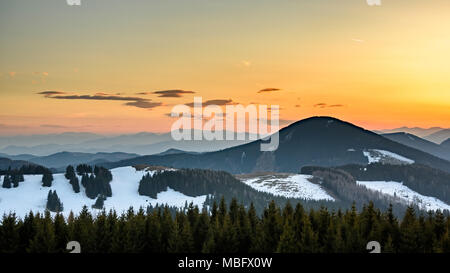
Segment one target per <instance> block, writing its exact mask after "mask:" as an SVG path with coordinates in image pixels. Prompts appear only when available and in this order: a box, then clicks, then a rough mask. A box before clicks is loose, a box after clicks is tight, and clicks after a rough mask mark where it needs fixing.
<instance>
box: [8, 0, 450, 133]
mask: <svg viewBox="0 0 450 273" xmlns="http://www.w3.org/2000/svg"><path fill="white" fill-rule="evenodd" d="M32 2H33V3H30V1H24V0H18V1H12V0H11V1H9V0H4V1H3V0H2V1H0V35H1V37H8V38H7V39H2V43H1V44H0V95H1V100H0V134H28V133H49V132H64V131H89V132H98V133H127V132H139V131H155V132H164V131H168V130H169V129H170V126H171V124H172V123H173V121H174V119H171V118H169V117H167V116H166V114H167V113H169V112H170V111H171V108H172V107H173V106H174V105H176V104H180V103H192V102H193V97H194V96H201V97H202V98H203V100H204V101H207V100H232V102H233V103H241V104H244V105H247V104H250V103H258V104H268V105H271V104H277V105H280V107H281V110H280V116H281V119H282V125H283V124H284V125H285V124H287V123H288V122H289V121H292V120H298V119H302V118H306V117H309V116H313V115H330V116H335V117H337V118H341V119H344V120H346V121H349V122H353V123H356V124H357V125H360V126H363V127H366V128H368V129H382V128H394V127H401V126H410V127H412V126H419V127H433V126H440V127H450V110H449V109H450V77H449V75H450V66H449V64H450V51H449V48H450V17H448V14H449V13H450V2H449V1H446V0H431V1H421V0H411V1H383V4H382V6H380V7H371V6H368V5H367V4H366V2H365V1H364V0H351V1H345V3H341V2H344V1H339V3H337V1H331V0H330V1H320V3H318V1H288V0H285V1H284V0H280V1H272V0H260V1H258V4H256V3H255V1H249V0H245V1H234V0H230V1H219V0H214V1H204V0H190V1H175V0H169V1H162V0H158V1H156V0H155V1H138V0H132V1H119V0H111V1H108V2H106V1H94V2H89V3H87V2H86V3H82V6H81V7H69V6H67V5H66V4H65V1H60V3H55V1H50V0H43V1H32ZM36 2H38V3H36ZM186 2H189V3H186ZM393 2H395V3H393ZM268 88H271V89H279V90H276V91H267V92H258V91H260V90H262V89H268ZM167 90H184V91H192V92H194V93H192V92H187V93H180V92H178V93H176V94H178V95H176V96H177V97H173V92H172V93H171V94H172V95H169V94H168V92H162V93H159V94H155V93H153V92H155V91H167ZM46 91H54V92H57V93H52V94H51V95H49V93H44V94H38V93H41V92H46ZM99 93H100V94H99ZM141 93H146V94H141ZM169 93H170V92H169ZM45 94H47V95H45ZM95 94H97V96H96V97H94V95H95ZM164 94H166V95H165V96H164ZM161 95H163V96H161ZM56 96H71V97H69V98H70V99H69V98H65V99H62V98H59V99H58V98H55V97H56ZM80 96H81V97H80ZM83 96H84V97H83ZM106 96H110V97H111V96H114V98H110V99H106V98H100V100H99V98H98V97H106ZM127 97H128V100H126V99H127ZM129 97H132V98H134V100H132V99H130V98H129ZM126 104H128V105H126Z"/></svg>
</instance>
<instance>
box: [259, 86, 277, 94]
mask: <svg viewBox="0 0 450 273" xmlns="http://www.w3.org/2000/svg"><path fill="white" fill-rule="evenodd" d="M280 90H281V89H279V88H273V87H270V88H264V89H261V90H259V91H258V93H265V92H275V91H280Z"/></svg>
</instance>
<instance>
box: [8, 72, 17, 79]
mask: <svg viewBox="0 0 450 273" xmlns="http://www.w3.org/2000/svg"><path fill="white" fill-rule="evenodd" d="M16 74H17V72H14V71H11V72H9V76H10V77H11V78H12V77H14V76H15V75H16Z"/></svg>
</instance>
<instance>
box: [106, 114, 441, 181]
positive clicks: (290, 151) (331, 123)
mask: <svg viewBox="0 0 450 273" xmlns="http://www.w3.org/2000/svg"><path fill="white" fill-rule="evenodd" d="M279 139H280V144H279V147H278V149H277V150H276V151H273V152H261V151H260V144H261V140H257V141H254V142H251V143H248V144H244V145H240V146H236V147H232V148H228V149H224V150H221V151H217V152H208V153H202V154H198V155H191V154H172V155H163V156H142V157H137V158H133V159H128V160H122V161H119V162H115V163H108V164H106V166H107V167H120V166H130V165H135V164H153V165H163V166H170V167H175V168H203V169H214V170H224V171H228V172H231V173H251V172H256V171H275V172H298V171H299V170H300V168H301V167H303V166H307V165H314V166H339V165H346V164H367V163H368V158H367V157H366V156H365V155H364V153H363V152H364V151H366V150H368V149H379V150H386V151H389V152H392V153H395V154H398V155H401V156H403V157H406V158H409V159H412V160H414V161H415V162H416V163H419V164H424V165H429V166H433V167H435V168H438V169H441V170H444V171H447V172H450V162H449V161H446V160H444V159H441V158H438V157H435V156H433V155H430V154H428V153H425V152H423V151H420V150H417V149H414V148H411V147H409V146H406V145H403V144H400V143H398V142H395V141H392V140H390V139H387V138H385V137H383V136H380V135H378V134H376V133H373V132H371V131H368V130H365V129H363V128H360V127H357V126H355V125H353V124H351V123H348V122H344V121H341V120H338V119H336V118H332V117H312V118H308V119H304V120H301V121H298V122H295V123H293V124H291V125H289V126H287V127H285V128H283V129H281V130H280V132H279Z"/></svg>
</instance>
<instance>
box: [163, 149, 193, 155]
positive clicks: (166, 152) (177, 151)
mask: <svg viewBox="0 0 450 273" xmlns="http://www.w3.org/2000/svg"><path fill="white" fill-rule="evenodd" d="M184 153H188V154H197V153H195V152H186V151H183V150H179V149H168V150H165V151H164V152H162V153H159V154H157V155H174V154H184Z"/></svg>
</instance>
